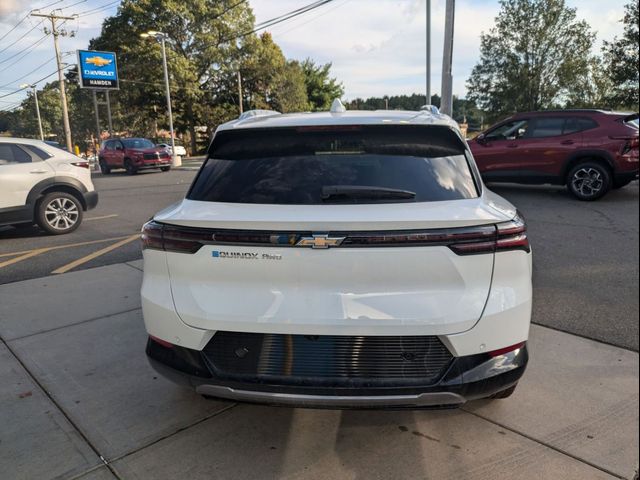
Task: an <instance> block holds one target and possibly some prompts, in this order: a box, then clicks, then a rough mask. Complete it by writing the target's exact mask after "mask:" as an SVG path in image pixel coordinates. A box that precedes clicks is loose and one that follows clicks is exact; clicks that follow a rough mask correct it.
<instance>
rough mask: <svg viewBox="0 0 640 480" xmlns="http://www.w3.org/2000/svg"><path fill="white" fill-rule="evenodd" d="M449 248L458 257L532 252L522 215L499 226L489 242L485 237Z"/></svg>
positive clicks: (472, 239) (455, 244) (454, 244)
mask: <svg viewBox="0 0 640 480" xmlns="http://www.w3.org/2000/svg"><path fill="white" fill-rule="evenodd" d="M449 248H450V249H451V250H453V251H454V252H455V253H457V254H458V255H477V254H481V253H492V252H504V251H507V250H524V251H525V252H530V251H531V246H530V245H529V238H528V237H527V226H526V224H525V222H524V219H523V218H522V216H521V215H520V214H517V215H516V217H515V218H514V219H513V220H511V221H509V222H504V223H499V224H497V225H496V230H495V233H494V235H493V236H492V238H491V239H489V240H487V239H486V237H485V236H478V237H477V238H471V239H469V240H467V241H465V242H461V243H457V242H456V243H453V244H452V245H449Z"/></svg>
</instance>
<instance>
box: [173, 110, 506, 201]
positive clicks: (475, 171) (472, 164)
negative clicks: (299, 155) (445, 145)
mask: <svg viewBox="0 0 640 480" xmlns="http://www.w3.org/2000/svg"><path fill="white" fill-rule="evenodd" d="M509 120H510V119H506V120H505V122H503V123H506V122H507V121H509ZM425 126H426V127H428V125H425ZM292 127H295V126H292ZM263 128H265V127H263ZM266 128H268V127H266ZM448 128H450V129H451V130H452V131H453V132H454V133H455V134H456V136H457V137H458V139H459V140H460V143H461V146H462V147H463V150H464V152H463V153H462V154H463V155H464V158H465V161H466V162H467V167H468V168H469V172H470V173H471V178H472V179H473V184H474V187H475V189H476V194H477V197H475V198H481V197H482V196H483V195H484V188H483V186H484V183H483V181H482V175H481V173H480V170H479V168H478V165H477V163H476V161H475V159H474V158H473V153H472V152H471V149H470V148H469V144H468V142H467V140H466V139H465V138H464V137H463V136H462V135H461V133H460V131H459V130H456V129H454V128H452V127H448ZM219 131H220V130H218V129H216V130H215V132H214V133H213V136H212V137H211V141H210V142H209V146H208V147H207V153H206V158H205V159H204V162H202V165H200V168H199V169H198V172H197V173H196V176H195V177H194V178H193V181H192V182H191V185H189V189H188V190H187V193H186V194H185V197H184V198H185V199H190V197H191V194H192V192H193V189H194V187H195V185H196V184H197V183H198V180H199V178H200V176H201V175H202V172H203V171H204V168H205V166H206V164H207V162H208V161H209V159H210V158H211V157H210V151H211V146H212V145H213V143H214V142H215V139H216V136H217V135H218V133H219Z"/></svg>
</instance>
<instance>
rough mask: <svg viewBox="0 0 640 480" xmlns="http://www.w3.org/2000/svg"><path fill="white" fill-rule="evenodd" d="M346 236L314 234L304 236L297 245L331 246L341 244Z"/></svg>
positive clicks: (312, 246)
mask: <svg viewBox="0 0 640 480" xmlns="http://www.w3.org/2000/svg"><path fill="white" fill-rule="evenodd" d="M345 238H346V237H330V236H329V235H313V236H311V237H302V238H301V239H300V240H299V241H298V243H296V247H311V248H329V247H337V246H339V245H340V244H341V243H342V242H343V240H344V239H345Z"/></svg>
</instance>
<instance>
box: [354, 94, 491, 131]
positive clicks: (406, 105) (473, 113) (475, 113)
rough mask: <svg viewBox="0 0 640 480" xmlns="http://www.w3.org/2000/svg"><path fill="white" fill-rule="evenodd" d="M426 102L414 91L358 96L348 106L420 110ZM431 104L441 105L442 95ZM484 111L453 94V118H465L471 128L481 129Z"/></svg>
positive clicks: (355, 108)
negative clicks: (365, 97)
mask: <svg viewBox="0 0 640 480" xmlns="http://www.w3.org/2000/svg"><path fill="white" fill-rule="evenodd" d="M424 103H425V97H424V95H421V94H418V93H414V94H412V95H393V96H391V97H389V96H384V97H370V98H367V99H364V100H363V99H362V98H356V99H354V100H351V101H350V102H347V103H346V107H347V108H348V109H351V110H384V109H385V108H387V107H388V108H389V110H413V111H416V110H420V108H421V107H422V106H423V105H424ZM430 105H435V106H436V107H440V95H438V94H434V95H432V96H431V102H430ZM483 116H484V114H483V112H481V111H480V110H479V109H478V107H477V106H476V104H475V102H473V101H472V100H468V99H464V98H458V97H457V96H456V95H454V96H453V114H452V118H453V119H454V120H456V121H457V122H459V123H462V122H463V121H464V120H465V119H466V121H467V123H468V124H469V129H470V130H479V129H480V126H481V123H482V120H483Z"/></svg>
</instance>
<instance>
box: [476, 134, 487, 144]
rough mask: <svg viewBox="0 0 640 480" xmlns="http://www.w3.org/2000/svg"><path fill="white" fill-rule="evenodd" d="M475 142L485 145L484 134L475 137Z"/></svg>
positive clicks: (485, 138)
mask: <svg viewBox="0 0 640 480" xmlns="http://www.w3.org/2000/svg"><path fill="white" fill-rule="evenodd" d="M476 142H478V143H479V144H480V145H486V144H487V137H485V135H484V133H481V134H480V135H478V136H477V137H476Z"/></svg>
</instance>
